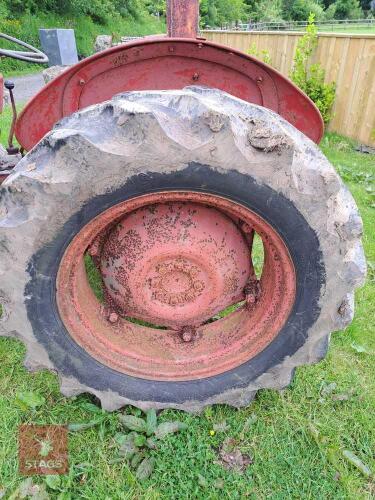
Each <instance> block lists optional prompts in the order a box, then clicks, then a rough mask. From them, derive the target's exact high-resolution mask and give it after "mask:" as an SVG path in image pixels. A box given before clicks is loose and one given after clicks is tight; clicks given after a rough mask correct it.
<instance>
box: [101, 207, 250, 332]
mask: <svg viewBox="0 0 375 500" xmlns="http://www.w3.org/2000/svg"><path fill="white" fill-rule="evenodd" d="M250 262H251V258H250V249H249V245H248V244H247V242H246V240H245V238H244V235H243V234H242V233H241V231H240V229H239V228H238V227H237V226H236V225H235V223H234V221H233V220H231V219H230V218H229V217H228V216H226V215H225V214H224V213H222V212H219V211H218V210H216V209H214V208H209V207H205V206H202V205H199V204H197V203H180V202H172V203H168V204H165V203H164V204H158V205H152V206H150V205H148V206H146V207H142V208H140V209H138V210H135V211H134V212H132V213H131V214H129V215H127V216H125V217H124V218H123V219H121V221H119V222H118V224H117V225H116V226H115V227H114V228H113V229H112V230H111V231H110V233H109V234H108V236H107V239H106V242H105V244H104V246H103V251H102V257H101V262H100V268H101V272H102V276H103V281H104V284H105V286H106V292H107V293H108V295H109V297H108V299H109V300H108V301H109V302H110V303H111V304H112V307H113V308H114V309H115V310H116V311H117V312H118V313H120V314H122V315H125V316H131V317H134V318H139V319H142V320H144V321H147V322H150V323H154V324H156V325H162V326H171V327H175V328H178V327H183V326H185V325H200V324H201V323H202V322H204V321H206V320H208V319H209V318H211V317H212V316H214V315H215V314H216V313H218V312H219V311H221V310H223V309H225V308H226V307H228V306H230V305H232V304H234V303H236V302H238V301H240V300H243V298H244V295H243V290H244V287H245V285H246V283H247V281H248V279H249V276H250Z"/></svg>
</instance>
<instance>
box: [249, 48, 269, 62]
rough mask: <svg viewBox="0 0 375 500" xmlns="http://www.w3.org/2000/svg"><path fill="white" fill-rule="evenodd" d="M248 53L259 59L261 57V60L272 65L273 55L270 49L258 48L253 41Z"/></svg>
mask: <svg viewBox="0 0 375 500" xmlns="http://www.w3.org/2000/svg"><path fill="white" fill-rule="evenodd" d="M248 54H249V55H250V56H254V57H256V58H257V59H260V60H261V61H263V62H265V63H266V64H269V65H270V66H271V65H272V60H271V55H270V53H269V52H268V50H265V49H263V50H258V49H257V46H256V45H255V43H253V44H252V45H251V46H250V49H249V50H248Z"/></svg>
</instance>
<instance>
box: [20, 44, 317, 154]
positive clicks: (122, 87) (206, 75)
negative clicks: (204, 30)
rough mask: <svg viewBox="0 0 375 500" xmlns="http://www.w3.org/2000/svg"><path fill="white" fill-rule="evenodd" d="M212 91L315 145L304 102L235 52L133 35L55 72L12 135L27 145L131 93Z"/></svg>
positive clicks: (313, 112) (272, 73) (276, 76)
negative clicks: (81, 112)
mask: <svg viewBox="0 0 375 500" xmlns="http://www.w3.org/2000/svg"><path fill="white" fill-rule="evenodd" d="M189 85H204V86H208V87H212V88H218V89H221V90H223V91H226V92H228V93H229V94H232V95H234V96H236V97H239V98H241V99H243V100H245V101H248V102H252V103H255V104H258V105H260V106H265V107H266V108H269V109H271V110H273V111H275V112H276V113H278V114H280V115H281V116H282V117H284V118H285V119H286V120H288V121H289V122H290V123H292V124H293V125H294V126H295V127H297V128H298V129H299V130H301V131H302V132H303V133H304V134H306V135H307V136H308V137H309V138H310V139H312V140H313V141H315V142H319V141H320V139H321V137H322V134H323V121H322V118H321V116H320V113H319V111H318V110H317V108H316V106H315V105H314V104H313V103H312V101H311V100H310V99H309V98H308V97H307V96H305V95H304V94H303V93H302V92H301V91H300V90H299V89H298V88H297V87H296V86H295V85H294V84H293V83H291V82H290V81H289V80H287V79H286V78H285V77H284V76H282V75H281V74H280V73H278V72H277V71H276V70H274V69H273V68H271V67H270V66H267V65H266V64H264V63H262V62H261V61H258V60H257V59H255V58H253V57H251V56H248V55H246V54H244V53H242V52H239V51H236V50H234V49H231V48H228V47H225V46H223V45H219V44H215V43H213V42H208V41H205V40H199V39H187V38H185V39H182V38H166V37H164V38H157V37H152V38H149V39H147V38H146V39H141V40H137V41H134V42H132V43H127V44H125V45H119V46H117V47H114V48H111V49H108V50H106V51H103V52H100V53H98V54H95V55H93V56H91V57H89V58H87V59H84V60H83V61H81V62H80V63H78V64H76V65H75V66H73V67H72V68H70V69H68V70H67V71H65V72H64V73H62V74H61V75H60V76H59V77H57V78H56V79H55V80H53V81H52V82H50V83H49V84H48V85H46V87H45V88H44V89H43V90H42V91H41V92H39V94H37V95H36V96H35V97H34V98H33V99H32V100H31V101H30V102H29V103H28V105H27V106H26V107H25V108H24V110H23V111H22V113H21V114H20V116H19V118H18V120H17V124H16V137H17V139H18V141H19V142H20V144H21V145H22V146H23V147H24V148H25V149H26V150H30V149H31V148H32V147H33V146H34V145H35V144H36V143H37V142H38V141H39V140H40V139H41V138H42V137H43V136H44V135H45V134H46V133H47V132H49V131H50V130H51V128H52V127H53V125H54V124H55V123H56V122H57V121H58V120H60V119H61V118H62V117H64V116H67V115H70V114H71V113H73V112H75V111H77V110H78V109H81V108H84V107H86V106H89V105H91V104H95V103H99V102H102V101H105V100H108V99H111V98H112V97H113V96H114V95H116V94H118V93H121V92H125V91H133V90H168V89H181V88H184V87H186V86H189Z"/></svg>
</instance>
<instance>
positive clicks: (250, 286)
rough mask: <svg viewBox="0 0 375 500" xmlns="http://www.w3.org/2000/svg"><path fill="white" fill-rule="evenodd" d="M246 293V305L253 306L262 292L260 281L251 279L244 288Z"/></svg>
mask: <svg viewBox="0 0 375 500" xmlns="http://www.w3.org/2000/svg"><path fill="white" fill-rule="evenodd" d="M244 294H245V300H246V305H247V306H248V307H250V308H251V307H252V306H253V305H254V304H255V303H256V302H258V300H259V297H260V294H261V288H260V282H259V281H258V280H257V279H252V280H249V281H248V283H247V285H246V286H245V288H244Z"/></svg>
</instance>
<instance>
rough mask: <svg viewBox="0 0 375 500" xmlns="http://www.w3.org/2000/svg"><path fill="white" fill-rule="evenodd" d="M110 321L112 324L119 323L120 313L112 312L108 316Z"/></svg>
mask: <svg viewBox="0 0 375 500" xmlns="http://www.w3.org/2000/svg"><path fill="white" fill-rule="evenodd" d="M108 321H109V322H110V323H112V324H114V323H117V321H118V314H117V313H115V312H111V313H110V315H109V316H108Z"/></svg>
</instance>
